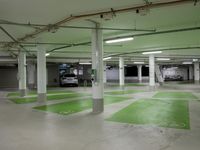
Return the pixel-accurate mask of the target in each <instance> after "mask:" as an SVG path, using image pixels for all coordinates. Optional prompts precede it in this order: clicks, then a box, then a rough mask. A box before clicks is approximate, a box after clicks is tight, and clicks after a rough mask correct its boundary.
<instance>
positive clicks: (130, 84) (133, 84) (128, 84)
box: [125, 83, 146, 86]
mask: <svg viewBox="0 0 200 150" xmlns="http://www.w3.org/2000/svg"><path fill="white" fill-rule="evenodd" d="M125 86H146V85H145V84H142V83H126V84H125Z"/></svg>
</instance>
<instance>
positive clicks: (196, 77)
mask: <svg viewBox="0 0 200 150" xmlns="http://www.w3.org/2000/svg"><path fill="white" fill-rule="evenodd" d="M194 81H195V82H199V62H195V63H194Z"/></svg>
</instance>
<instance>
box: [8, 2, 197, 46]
mask: <svg viewBox="0 0 200 150" xmlns="http://www.w3.org/2000/svg"><path fill="white" fill-rule="evenodd" d="M191 2H194V0H176V1H167V2H157V3H151V4H145V5H140V6H135V7H127V8H122V9H111V10H109V11H101V12H96V13H88V14H83V15H75V16H73V15H71V16H70V17H67V18H65V19H63V20H61V21H59V22H56V23H55V24H52V25H51V26H50V27H49V26H47V27H44V28H41V29H37V30H36V31H34V32H33V33H30V34H27V35H25V36H24V37H22V38H19V39H18V42H21V41H25V40H27V39H29V38H34V37H35V36H37V35H38V34H41V33H43V32H45V31H48V30H51V29H53V28H54V27H57V26H60V25H62V24H64V23H66V22H69V21H72V20H75V19H80V18H86V17H92V16H97V15H104V14H113V12H114V14H116V13H123V12H130V11H134V10H138V9H142V8H149V9H150V8H157V7H164V6H171V5H178V4H183V3H191ZM17 44H18V43H16V44H12V45H9V46H10V47H12V46H16V45H17Z"/></svg>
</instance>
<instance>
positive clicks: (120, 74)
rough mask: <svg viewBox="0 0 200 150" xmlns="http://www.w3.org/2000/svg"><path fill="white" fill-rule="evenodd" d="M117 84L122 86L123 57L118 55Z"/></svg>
mask: <svg viewBox="0 0 200 150" xmlns="http://www.w3.org/2000/svg"><path fill="white" fill-rule="evenodd" d="M119 85H120V86H124V58H123V57H119Z"/></svg>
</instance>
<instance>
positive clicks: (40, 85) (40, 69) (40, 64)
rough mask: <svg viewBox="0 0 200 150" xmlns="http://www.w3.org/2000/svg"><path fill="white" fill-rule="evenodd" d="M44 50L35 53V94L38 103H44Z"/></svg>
mask: <svg viewBox="0 0 200 150" xmlns="http://www.w3.org/2000/svg"><path fill="white" fill-rule="evenodd" d="M45 54H46V50H45V49H44V48H42V47H39V48H38V51H37V93H38V102H45V101H46V86H47V85H46V84H47V78H46V56H45Z"/></svg>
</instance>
